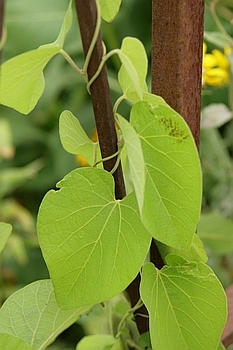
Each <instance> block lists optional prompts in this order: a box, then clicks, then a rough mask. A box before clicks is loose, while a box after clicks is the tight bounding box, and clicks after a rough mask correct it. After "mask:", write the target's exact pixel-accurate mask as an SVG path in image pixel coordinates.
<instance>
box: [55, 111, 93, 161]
mask: <svg viewBox="0 0 233 350" xmlns="http://www.w3.org/2000/svg"><path fill="white" fill-rule="evenodd" d="M59 133H60V138H61V143H62V146H63V147H64V149H65V150H66V151H67V152H69V153H72V154H79V155H82V156H84V157H85V159H86V160H87V162H88V163H89V164H91V165H93V164H94V159H95V153H96V152H97V147H98V143H96V142H93V141H91V140H90V138H89V137H88V136H87V134H86V133H85V131H84V130H83V128H82V126H81V124H80V123H79V121H78V119H77V118H75V116H74V115H73V114H72V113H71V112H69V111H64V112H62V114H61V116H60V121H59Z"/></svg>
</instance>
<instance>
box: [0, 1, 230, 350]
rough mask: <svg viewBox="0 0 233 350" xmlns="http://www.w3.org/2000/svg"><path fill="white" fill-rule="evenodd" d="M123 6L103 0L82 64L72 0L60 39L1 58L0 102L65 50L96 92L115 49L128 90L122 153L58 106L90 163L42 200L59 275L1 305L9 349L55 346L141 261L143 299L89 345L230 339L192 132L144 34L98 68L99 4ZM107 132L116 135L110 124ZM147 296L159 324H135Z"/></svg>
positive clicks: (46, 238) (74, 149) (33, 81)
mask: <svg viewBox="0 0 233 350" xmlns="http://www.w3.org/2000/svg"><path fill="white" fill-rule="evenodd" d="M119 6H120V1H110V0H108V1H106V0H101V1H99V2H97V9H98V11H97V24H96V28H95V32H94V35H93V37H92V41H91V45H90V46H89V47H88V49H87V52H86V59H85V62H84V65H83V68H78V67H77V66H76V64H75V63H74V61H73V60H72V59H71V57H70V56H69V55H68V53H67V52H66V51H64V49H63V45H64V41H65V38H66V35H67V33H68V31H69V29H70V26H71V22H72V2H71V3H70V4H69V7H68V10H67V12H66V15H65V18H64V22H63V25H62V28H61V31H60V34H59V36H58V38H57V40H56V41H55V42H54V43H52V44H48V45H43V46H41V47H39V48H38V49H36V50H32V51H29V52H26V53H24V54H21V55H19V56H17V57H15V58H13V59H11V60H9V61H7V62H6V63H4V64H3V65H2V68H1V94H0V103H2V104H3V105H6V106H9V107H12V108H15V109H16V110H18V111H19V112H21V113H24V114H27V113H29V112H30V111H31V110H32V109H33V108H34V107H35V105H36V103H37V101H38V99H39V98H40V96H41V95H42V93H43V90H44V77H43V70H44V68H45V66H46V65H47V63H48V62H49V61H50V60H51V59H52V58H53V57H54V56H55V55H58V54H61V55H62V56H63V57H64V58H65V59H66V60H67V61H68V62H69V63H70V65H71V66H72V67H73V68H74V69H75V70H76V71H77V72H78V73H79V74H81V75H82V76H83V77H84V79H85V81H86V83H87V89H88V91H91V93H92V88H93V86H92V83H93V82H94V81H95V80H96V79H98V77H99V74H101V72H102V68H103V65H104V63H105V61H106V60H107V59H108V58H109V57H110V56H111V55H113V54H117V55H118V57H119V59H120V61H121V68H120V70H119V74H118V79H119V84H120V86H121V89H122V91H123V95H122V96H120V97H119V98H118V100H117V101H116V103H115V105H114V108H113V115H114V122H115V123H116V124H117V126H118V128H117V129H118V130H117V145H118V149H116V150H115V152H114V153H113V154H110V155H109V154H108V155H106V156H105V155H104V156H103V154H104V152H103V149H102V147H101V144H99V142H92V141H91V140H90V139H89V138H88V136H87V135H86V133H85V132H84V130H83V129H82V127H81V125H80V123H79V121H78V120H77V119H76V117H74V116H73V114H72V113H71V112H70V111H64V112H63V113H62V114H61V116H60V138H61V142H62V144H63V147H64V148H65V149H66V150H67V151H68V152H70V153H72V154H79V155H82V156H85V158H86V159H87V161H88V163H89V164H90V165H91V166H90V167H88V168H85V169H82V168H78V169H75V170H73V171H72V172H70V173H69V174H67V175H66V176H65V177H64V179H62V180H61V181H60V182H59V183H58V184H57V188H58V190H57V191H54V190H52V191H49V192H48V193H47V194H46V196H45V197H44V199H43V201H42V203H41V206H40V210H39V214H38V235H39V242H40V247H41V249H42V253H43V256H44V259H45V261H46V264H47V266H48V269H49V272H50V277H51V281H50V280H43V281H37V282H34V283H33V284H30V285H28V286H26V287H25V288H23V289H21V290H19V291H18V292H16V293H15V294H13V295H12V296H11V297H9V298H8V300H7V301H6V302H5V304H4V305H3V306H2V308H1V310H0V332H1V335H0V345H1V347H3V348H4V349H7V346H8V348H9V349H10V348H13V346H18V348H19V349H21V348H22V349H26V348H28V349H44V348H46V347H47V346H48V345H49V344H51V343H52V342H53V340H54V339H55V338H56V336H57V335H58V334H59V333H61V332H62V330H64V329H65V328H67V327H68V326H69V325H71V324H72V323H73V322H75V321H76V320H77V319H78V318H79V317H80V315H82V314H83V313H86V312H90V310H91V309H92V307H93V306H94V305H95V304H97V303H105V302H106V300H109V299H111V298H113V297H115V296H116V295H117V294H119V293H123V292H124V290H125V289H126V288H127V286H128V285H129V284H130V283H131V282H132V281H133V280H134V278H135V277H136V276H137V274H138V273H141V278H142V279H141V285H140V295H141V298H140V299H139V300H138V302H137V303H136V305H134V307H132V308H131V307H130V306H129V304H128V302H126V305H127V307H126V310H125V314H124V315H122V316H121V320H120V321H119V320H118V324H117V327H116V325H115V324H114V325H113V327H112V334H111V335H106V334H103V335H99V337H96V336H92V337H85V338H83V340H82V341H81V342H80V343H79V344H78V345H77V349H78V350H82V349H91V346H92V347H93V348H95V349H112V350H114V349H115V350H116V349H127V348H129V347H131V348H135V349H143V348H147V349H148V348H152V349H157V348H158V349H176V348H179V349H187V348H189V349H196V348H197V346H198V348H199V349H205V350H206V349H210V350H212V349H217V348H218V347H219V349H220V348H221V344H220V341H219V339H220V336H221V332H222V329H223V327H224V323H225V319H226V300H225V294H224V291H223V288H222V286H221V284H220V282H219V281H218V279H217V278H216V276H215V274H214V273H213V271H212V270H211V269H210V268H209V267H208V266H207V265H206V261H207V256H206V253H205V250H204V248H203V246H202V243H201V241H200V240H199V238H198V236H197V235H196V234H195V230H196V226H197V223H198V219H199V215H200V208H201V190H202V189H201V169H200V162H199V157H198V153H197V149H196V145H195V142H194V140H193V138H192V134H191V132H190V130H189V128H188V126H187V125H186V123H185V122H184V120H183V118H182V117H181V116H180V115H179V114H178V113H177V112H175V111H174V110H173V109H171V108H170V107H169V106H168V105H167V103H166V102H165V101H164V100H163V99H162V98H161V97H159V96H155V95H153V94H151V93H150V92H149V91H148V88H147V84H146V75H147V57H146V53H145V50H144V48H143V45H142V44H141V43H140V42H139V41H138V40H137V39H134V38H130V37H127V38H125V39H124V40H123V42H122V46H121V48H120V49H115V50H113V51H111V52H109V53H105V52H104V55H103V58H102V60H101V62H96V64H97V70H96V71H95V72H94V74H93V76H92V78H91V79H90V80H89V78H88V67H89V65H90V60H91V56H92V53H93V50H94V46H95V44H96V41H97V37H98V33H99V26H100V8H101V11H102V12H101V15H102V17H103V18H104V19H105V20H107V21H110V20H112V19H113V17H114V16H115V14H116V13H117V11H118V8H119ZM104 51H105V50H104ZM135 51H136V52H137V55H135ZM19 67H20V69H19ZM98 93H99V94H100V92H98ZM99 98H101V96H99ZM123 100H128V101H129V102H130V104H131V105H133V106H132V108H131V112H130V120H129V121H127V120H126V119H124V118H123V117H122V116H121V115H120V114H119V113H118V107H119V105H120V103H121V102H122V101H123ZM106 113H108V112H107V111H106ZM106 118H107V117H106ZM98 131H99V130H98ZM100 131H101V130H100ZM102 132H103V133H105V135H106V138H107V136H108V132H109V130H102ZM101 141H102V138H100V143H101ZM101 152H102V156H103V159H102V158H101V156H100V153H101ZM120 160H121V162H122V166H123V172H124V180H125V183H126V188H127V195H126V196H125V197H124V191H123V190H122V191H121V193H120V194H119V188H118V187H117V180H116V177H117V176H118V179H119V177H120V174H119V169H120V167H118V165H119V162H120ZM102 164H104V168H105V169H106V164H108V165H107V166H108V170H109V172H107V171H106V170H104V169H103V168H102ZM112 175H113V176H112ZM114 180H115V187H114ZM114 190H115V193H114ZM122 194H123V195H122ZM120 197H124V198H120ZM8 233H9V232H7V234H8ZM152 240H155V241H156V245H157V247H158V248H159V251H160V254H161V255H162V257H163V260H164V261H165V263H166V264H165V265H164V267H163V268H162V269H161V270H159V269H158V268H156V267H155V266H154V265H153V264H152V263H151V262H149V257H148V253H149V248H150V244H151V241H152ZM143 303H144V304H145V305H146V307H147V310H148V313H149V323H150V336H148V334H143V335H142V336H140V337H139V334H138V333H136V335H135V334H134V336H133V332H129V329H130V326H132V324H131V323H130V322H131V321H132V320H131V318H132V315H133V313H135V312H137V309H138V308H140V307H141V306H142V304H143ZM106 305H107V302H106ZM144 316H145V315H144ZM9 342H12V343H9ZM9 344H10V345H9ZM13 344H14V345H13ZM93 344H94V345H93Z"/></svg>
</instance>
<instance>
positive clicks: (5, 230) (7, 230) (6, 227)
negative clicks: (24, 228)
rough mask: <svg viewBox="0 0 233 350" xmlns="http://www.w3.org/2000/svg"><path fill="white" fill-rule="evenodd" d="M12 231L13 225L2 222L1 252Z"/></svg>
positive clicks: (0, 232)
mask: <svg viewBox="0 0 233 350" xmlns="http://www.w3.org/2000/svg"><path fill="white" fill-rule="evenodd" d="M11 231H12V227H11V225H10V224H7V223H5V222H0V252H1V251H2V250H3V248H4V247H5V244H6V241H7V239H8V237H9V236H10V234H11Z"/></svg>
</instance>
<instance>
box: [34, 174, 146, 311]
mask: <svg viewBox="0 0 233 350" xmlns="http://www.w3.org/2000/svg"><path fill="white" fill-rule="evenodd" d="M57 186H58V188H60V190H59V191H49V192H48V193H47V194H46V196H45V198H44V199H43V201H42V204H41V207H40V210H39V216H38V234H39V241H40V246H41V249H42V253H43V255H44V258H45V261H46V264H47V266H48V269H49V272H50V276H51V278H52V281H53V285H54V289H55V294H56V298H57V301H58V304H59V305H60V307H62V308H72V307H78V306H82V305H90V304H96V303H99V302H102V301H104V300H107V299H110V298H112V297H113V296H115V295H117V294H119V293H120V292H122V291H123V290H124V289H125V288H126V287H127V285H128V284H129V283H130V282H131V281H132V280H133V279H134V278H135V276H136V275H137V273H138V271H139V269H140V267H141V265H142V263H143V261H144V259H145V257H146V255H147V252H148V249H149V245H150V241H151V238H150V235H149V234H148V232H147V231H146V229H145V228H144V226H143V225H142V223H141V220H140V217H139V213H138V209H137V208H138V207H137V202H136V198H135V194H134V193H131V194H130V195H129V196H127V197H125V198H124V199H123V200H122V201H120V200H115V199H114V182H113V177H112V176H111V175H110V174H109V173H108V172H106V171H104V170H101V169H97V168H79V169H76V170H74V171H72V172H71V173H69V174H68V175H67V176H66V177H65V178H64V179H63V180H62V181H60V182H59V183H58V185H57Z"/></svg>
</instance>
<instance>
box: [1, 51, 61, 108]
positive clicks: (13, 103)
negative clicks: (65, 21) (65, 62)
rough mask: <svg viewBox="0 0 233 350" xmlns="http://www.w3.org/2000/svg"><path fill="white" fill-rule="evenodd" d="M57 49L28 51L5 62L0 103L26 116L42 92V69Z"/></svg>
mask: <svg viewBox="0 0 233 350" xmlns="http://www.w3.org/2000/svg"><path fill="white" fill-rule="evenodd" d="M59 51H60V48H59V47H48V48H42V47H41V48H39V49H37V50H32V51H28V52H26V53H23V54H21V55H19V56H16V57H14V58H12V59H10V60H9V61H7V62H5V63H4V64H3V65H2V67H1V85H0V89H1V90H0V103H1V104H3V105H5V106H8V107H12V108H14V109H16V110H17V111H19V112H20V113H23V114H28V113H29V112H31V111H32V110H33V108H34V107H35V106H36V104H37V101H38V100H39V98H40V97H41V95H42V93H43V91H44V76H43V69H44V68H45V66H46V65H47V63H48V62H49V61H50V60H51V58H52V57H53V56H55V55H56V54H58V53H59Z"/></svg>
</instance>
